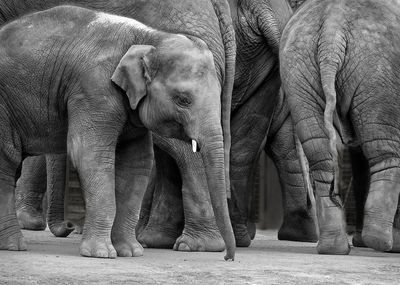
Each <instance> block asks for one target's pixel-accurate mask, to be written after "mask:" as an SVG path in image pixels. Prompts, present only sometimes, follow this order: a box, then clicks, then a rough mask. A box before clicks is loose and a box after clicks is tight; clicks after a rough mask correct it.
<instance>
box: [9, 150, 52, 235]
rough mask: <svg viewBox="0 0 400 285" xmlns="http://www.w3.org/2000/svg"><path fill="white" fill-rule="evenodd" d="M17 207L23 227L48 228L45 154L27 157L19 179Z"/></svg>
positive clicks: (29, 228) (33, 228)
mask: <svg viewBox="0 0 400 285" xmlns="http://www.w3.org/2000/svg"><path fill="white" fill-rule="evenodd" d="M15 191H16V201H15V207H16V211H17V217H18V222H19V225H20V226H21V228H22V229H27V230H37V231H41V230H44V229H45V228H46V220H45V215H44V213H43V206H42V205H43V197H44V193H45V192H46V163H45V159H44V156H34V157H27V158H25V160H24V161H23V163H22V171H21V177H20V178H19V179H18V181H17V187H16V190H15Z"/></svg>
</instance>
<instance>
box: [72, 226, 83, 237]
mask: <svg viewBox="0 0 400 285" xmlns="http://www.w3.org/2000/svg"><path fill="white" fill-rule="evenodd" d="M73 233H74V234H76V235H81V234H82V233H83V226H79V225H76V226H75V230H74V232H73Z"/></svg>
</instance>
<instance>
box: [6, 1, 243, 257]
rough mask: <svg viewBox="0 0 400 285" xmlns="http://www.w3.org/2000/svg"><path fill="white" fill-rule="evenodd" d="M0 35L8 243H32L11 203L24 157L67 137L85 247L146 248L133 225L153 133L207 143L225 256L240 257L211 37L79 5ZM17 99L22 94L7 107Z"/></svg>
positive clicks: (58, 148) (57, 146)
mask: <svg viewBox="0 0 400 285" xmlns="http://www.w3.org/2000/svg"><path fill="white" fill-rule="evenodd" d="M0 38H1V41H0V42H1V43H3V45H2V47H1V49H0V52H2V53H3V54H4V56H3V62H2V68H1V70H3V71H6V72H3V74H2V75H1V77H0V78H1V80H2V81H3V82H2V86H3V88H2V93H1V101H0V103H1V104H0V105H1V106H3V107H2V108H3V112H2V117H1V119H2V121H3V123H2V124H1V126H3V127H2V134H3V139H2V141H1V144H2V148H1V149H2V153H3V155H2V156H3V157H2V159H1V160H0V162H1V169H2V173H1V175H2V180H4V181H8V182H9V183H4V184H3V185H2V187H1V192H0V194H1V195H2V199H1V200H0V201H2V204H3V205H1V207H0V209H1V210H0V221H1V223H0V248H1V249H8V250H24V249H26V244H25V242H24V241H23V237H22V234H21V232H20V230H19V227H18V222H17V218H16V215H15V202H14V187H15V180H16V178H18V176H17V171H18V168H19V167H20V165H21V163H22V158H23V157H25V156H29V155H38V154H43V153H47V152H51V153H52V152H54V153H62V152H65V151H66V145H65V141H66V140H67V139H68V152H69V155H70V157H71V160H72V162H73V164H74V166H75V167H76V168H77V170H78V173H79V176H80V179H81V183H82V188H83V190H84V193H85V195H84V197H85V202H86V203H85V204H86V218H85V227H84V231H83V238H82V243H81V247H80V253H81V254H82V255H84V256H95V257H109V258H114V257H116V254H117V253H118V255H120V256H138V255H141V254H142V248H141V246H140V244H138V243H137V241H136V239H135V229H134V227H135V225H136V221H137V218H138V214H139V212H138V210H139V209H138V207H139V206H140V203H141V200H142V197H143V194H144V189H145V188H146V186H147V184H148V178H149V176H150V171H151V165H152V161H153V151H152V144H151V138H150V132H149V131H148V130H147V129H150V130H152V131H153V132H155V133H159V134H160V135H163V136H166V137H174V138H179V139H182V140H185V141H190V140H191V139H195V140H196V141H198V142H199V144H200V146H201V147H202V149H201V155H202V159H203V160H204V163H205V165H206V169H207V181H208V183H209V187H210V189H213V190H214V191H215V194H212V195H211V197H212V200H214V201H213V206H214V207H215V212H216V220H217V224H218V225H219V226H220V228H219V229H220V231H221V234H222V236H223V238H224V241H226V247H227V255H226V257H225V259H231V260H232V259H233V258H234V248H235V244H234V237H233V232H232V228H231V226H230V222H229V216H228V208H227V203H226V185H225V183H224V182H225V167H224V146H223V136H222V127H221V117H220V114H221V109H220V108H218V106H220V98H219V94H220V91H221V87H220V85H219V84H220V82H219V80H218V76H217V73H216V70H215V66H214V60H213V56H212V54H211V52H210V51H209V50H208V48H207V47H206V45H205V43H204V42H203V41H201V40H200V39H196V38H194V37H191V39H189V38H188V37H186V36H183V35H176V34H168V33H164V32H159V31H157V30H154V29H149V28H147V27H145V26H143V25H142V24H141V23H139V22H137V21H133V20H131V19H128V18H118V19H117V20H116V19H115V16H112V17H111V18H110V16H109V15H107V14H99V13H96V12H94V11H92V10H87V9H83V8H77V7H72V6H62V7H57V8H53V9H50V10H46V11H44V12H38V13H34V14H31V15H29V16H26V17H23V18H21V19H20V20H18V21H14V22H12V23H9V24H7V25H6V26H4V27H3V29H2V32H1V33H0ZM118 61H120V62H119V63H118ZM117 64H118V66H117ZM116 66H117V67H116ZM115 67H116V68H115ZM114 69H115V71H113V70H114ZM36 76H39V78H42V79H41V80H37V79H36V78H35V77H36ZM110 78H111V79H112V81H113V82H114V83H115V84H112V82H111V80H110ZM26 82H29V88H26ZM117 86H119V87H120V88H118V87H117ZM124 91H125V92H126V93H125V92H124ZM9 97H11V98H18V99H19V100H16V102H15V103H14V104H11V103H12V101H13V100H11V99H10V98H9ZM36 102H37V106H35V105H34V104H35V103H36ZM45 102H47V104H44V103H45ZM32 105H33V108H32ZM43 106H47V108H46V107H43ZM93 106H95V107H93ZM216 107H217V108H216ZM132 110H134V111H132ZM27 114H28V115H27ZM67 115H68V116H67ZM67 118H68V120H67ZM11 122H12V123H11ZM41 126H46V128H43V127H41ZM146 128H147V129H146ZM127 173H129V175H127ZM211 173H213V174H212V175H211ZM214 197H219V198H217V199H214ZM219 214H221V216H220V215H219ZM114 217H115V219H114ZM111 228H112V231H111ZM114 247H115V248H114Z"/></svg>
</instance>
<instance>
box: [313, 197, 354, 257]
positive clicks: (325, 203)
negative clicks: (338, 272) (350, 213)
mask: <svg viewBox="0 0 400 285" xmlns="http://www.w3.org/2000/svg"><path fill="white" fill-rule="evenodd" d="M337 199H339V198H337ZM339 203H341V202H340V199H339ZM317 212H318V223H319V230H320V236H319V240H318V244H317V251H318V253H319V254H336V255H346V254H349V253H350V245H349V240H348V238H347V233H346V222H345V218H344V212H343V210H342V208H340V207H338V206H337V205H336V204H334V203H333V201H332V200H331V198H330V197H326V196H324V197H317Z"/></svg>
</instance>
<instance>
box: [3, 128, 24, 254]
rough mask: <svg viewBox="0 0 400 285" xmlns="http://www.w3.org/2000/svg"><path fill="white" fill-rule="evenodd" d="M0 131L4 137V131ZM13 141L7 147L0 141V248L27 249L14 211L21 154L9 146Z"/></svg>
mask: <svg viewBox="0 0 400 285" xmlns="http://www.w3.org/2000/svg"><path fill="white" fill-rule="evenodd" d="M5 125H7V124H5ZM0 131H1V128H0ZM0 133H2V134H3V139H4V136H5V134H6V132H0ZM13 141H14V140H11V139H10V140H9V141H8V143H7V147H5V146H4V145H3V144H2V143H0V181H1V183H0V250H26V249H27V246H26V243H25V241H24V237H23V236H22V233H21V229H20V227H19V224H18V220H17V215H16V212H15V181H16V176H17V169H18V166H19V165H20V163H21V154H20V152H19V151H18V150H16V149H14V148H12V147H10V146H12V145H13Z"/></svg>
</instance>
